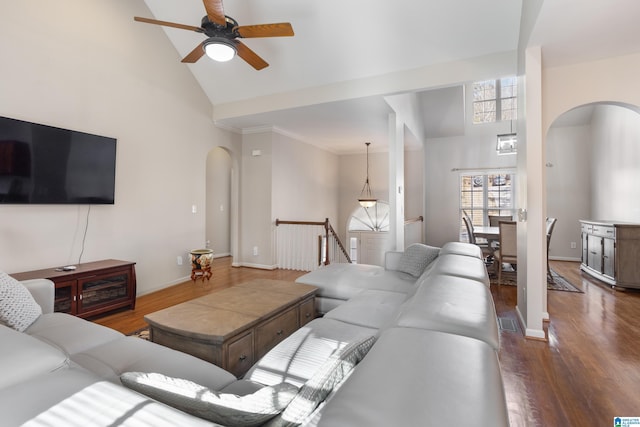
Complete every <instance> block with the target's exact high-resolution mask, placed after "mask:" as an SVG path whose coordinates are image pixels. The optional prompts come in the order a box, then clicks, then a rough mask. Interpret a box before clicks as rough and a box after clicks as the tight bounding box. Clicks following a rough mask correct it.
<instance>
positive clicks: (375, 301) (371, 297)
mask: <svg viewBox="0 0 640 427" xmlns="http://www.w3.org/2000/svg"><path fill="white" fill-rule="evenodd" d="M406 299H407V296H406V295H405V294H401V293H398V292H388V291H378V290H365V291H362V292H361V293H360V294H358V295H356V296H355V297H353V298H351V299H350V300H348V301H346V302H345V303H344V304H341V305H340V306H339V307H336V308H334V309H333V310H331V311H330V312H328V313H327V314H325V315H324V318H325V319H335V320H340V321H342V322H346V323H353V324H354V325H359V326H365V327H368V328H376V329H381V328H383V327H385V326H386V325H388V324H389V322H391V321H392V320H393V319H395V317H396V315H397V312H398V308H399V307H400V306H401V305H402V303H403V302H404V301H405V300H406Z"/></svg>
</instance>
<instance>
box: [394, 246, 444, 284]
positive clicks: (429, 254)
mask: <svg viewBox="0 0 640 427" xmlns="http://www.w3.org/2000/svg"><path fill="white" fill-rule="evenodd" d="M438 255H440V248H436V247H433V246H427V245H423V244H421V243H414V244H413V245H410V246H409V247H408V248H407V249H405V250H404V253H403V254H402V256H401V257H400V261H399V262H398V271H402V272H403V273H407V274H410V275H412V276H413V277H420V275H421V274H422V272H423V271H424V269H425V268H427V266H428V265H429V264H431V263H432V262H433V261H434V260H435V259H436V258H438Z"/></svg>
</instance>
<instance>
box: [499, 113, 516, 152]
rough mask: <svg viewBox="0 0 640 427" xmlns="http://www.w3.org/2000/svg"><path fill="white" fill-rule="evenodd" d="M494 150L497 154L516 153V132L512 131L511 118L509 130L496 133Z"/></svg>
mask: <svg viewBox="0 0 640 427" xmlns="http://www.w3.org/2000/svg"><path fill="white" fill-rule="evenodd" d="M496 151H497V152H498V155H503V154H516V153H517V152H518V134H516V133H515V132H513V120H511V132H509V133H504V134H502V135H498V142H497V144H496Z"/></svg>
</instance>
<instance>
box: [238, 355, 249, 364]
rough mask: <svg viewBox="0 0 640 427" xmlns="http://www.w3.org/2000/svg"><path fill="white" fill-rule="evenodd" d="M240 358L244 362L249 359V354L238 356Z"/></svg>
mask: <svg viewBox="0 0 640 427" xmlns="http://www.w3.org/2000/svg"><path fill="white" fill-rule="evenodd" d="M238 359H239V360H240V361H241V362H244V361H245V360H247V356H246V355H244V354H243V355H242V356H240V357H238Z"/></svg>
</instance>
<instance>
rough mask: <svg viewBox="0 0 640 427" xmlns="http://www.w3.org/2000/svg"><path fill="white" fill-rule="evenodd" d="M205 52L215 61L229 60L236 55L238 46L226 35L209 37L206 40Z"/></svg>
mask: <svg viewBox="0 0 640 427" xmlns="http://www.w3.org/2000/svg"><path fill="white" fill-rule="evenodd" d="M204 52H205V53H206V54H207V56H208V57H209V58H211V59H213V60H214V61H218V62H227V61H230V60H232V59H233V57H234V56H236V46H235V45H234V44H233V42H232V41H231V40H228V39H226V38H224V37H209V38H208V39H207V40H206V41H205V42H204Z"/></svg>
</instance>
